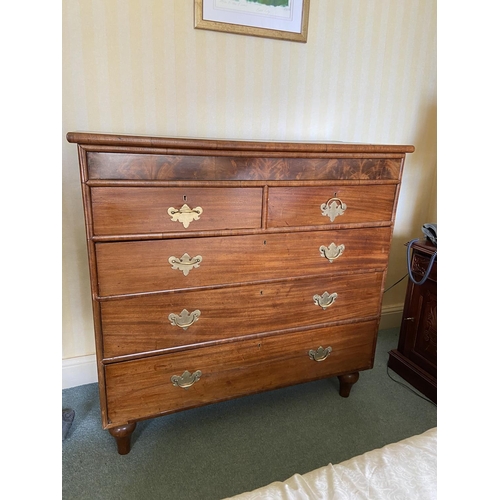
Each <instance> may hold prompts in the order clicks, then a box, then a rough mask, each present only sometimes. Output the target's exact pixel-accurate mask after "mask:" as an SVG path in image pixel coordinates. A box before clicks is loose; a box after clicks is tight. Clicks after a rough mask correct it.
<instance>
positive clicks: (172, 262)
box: [95, 227, 391, 296]
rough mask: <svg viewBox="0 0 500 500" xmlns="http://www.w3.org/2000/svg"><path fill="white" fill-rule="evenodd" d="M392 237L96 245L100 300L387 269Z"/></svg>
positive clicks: (316, 234) (385, 230) (320, 234)
mask: <svg viewBox="0 0 500 500" xmlns="http://www.w3.org/2000/svg"><path fill="white" fill-rule="evenodd" d="M390 238H391V228H390V227H381V228H367V229H345V230H344V229H342V230H336V231H328V232H327V231H313V232H306V233H301V232H297V233H274V234H266V235H246V236H234V237H212V238H181V239H173V240H154V241H134V242H112V243H109V242H108V243H97V244H96V246H95V247H96V256H97V270H98V281H99V295H100V296H108V295H121V294H131V293H141V292H152V291H161V290H178V289H185V288H191V287H200V286H209V285H218V284H229V283H245V282H249V281H263V280H270V279H285V278H289V277H293V276H307V275H312V274H323V273H332V272H340V271H342V272H348V271H359V269H364V270H370V269H374V270H375V269H378V270H382V269H384V268H385V266H386V264H387V259H388V255H389V246H390ZM332 244H333V246H332Z"/></svg>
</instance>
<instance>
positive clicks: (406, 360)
mask: <svg viewBox="0 0 500 500" xmlns="http://www.w3.org/2000/svg"><path fill="white" fill-rule="evenodd" d="M436 251H437V248H436V247H435V246H434V245H433V244H432V243H431V242H430V241H429V240H420V241H418V242H416V243H414V244H413V246H412V256H411V270H412V273H413V277H414V278H415V280H416V281H417V282H419V281H420V280H421V279H422V278H423V276H424V274H425V272H426V270H427V268H428V266H429V263H430V261H431V258H432V256H433V254H434V253H435V252H436ZM388 364H389V368H391V369H392V370H394V371H395V372H396V373H397V374H398V375H400V376H401V377H403V378H404V379H405V380H406V381H407V382H409V383H410V384H411V385H412V386H413V387H415V388H416V389H418V390H419V391H420V392H421V393H423V394H425V395H426V396H427V397H428V398H429V399H430V400H432V401H434V402H435V403H437V257H436V258H435V260H434V263H433V265H432V269H431V272H430V274H429V277H428V278H427V280H426V281H425V282H423V283H422V284H421V285H416V284H415V283H413V282H412V281H411V280H410V279H409V280H408V288H407V291H406V299H405V305H404V311H403V320H402V322H401V330H400V335H399V342H398V348H397V349H393V350H392V351H391V352H390V353H389V362H388Z"/></svg>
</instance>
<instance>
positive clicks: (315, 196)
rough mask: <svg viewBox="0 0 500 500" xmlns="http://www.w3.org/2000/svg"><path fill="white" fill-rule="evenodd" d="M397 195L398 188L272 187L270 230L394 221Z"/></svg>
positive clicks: (382, 186)
mask: <svg viewBox="0 0 500 500" xmlns="http://www.w3.org/2000/svg"><path fill="white" fill-rule="evenodd" d="M395 195H396V186H395V185H394V184H390V185H363V186H328V187H321V186H315V187H270V188H269V215H268V226H269V227H294V226H295V227H296V226H309V225H325V224H348V223H349V224H353V223H370V222H383V221H390V220H391V219H392V211H393V207H394V199H395Z"/></svg>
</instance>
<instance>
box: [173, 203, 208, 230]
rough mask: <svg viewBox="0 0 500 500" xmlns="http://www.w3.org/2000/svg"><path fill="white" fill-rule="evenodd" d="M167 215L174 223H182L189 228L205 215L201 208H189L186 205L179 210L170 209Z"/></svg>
mask: <svg viewBox="0 0 500 500" xmlns="http://www.w3.org/2000/svg"><path fill="white" fill-rule="evenodd" d="M167 213H168V215H170V217H172V219H171V220H172V221H173V222H182V225H183V226H184V227H185V228H187V227H188V226H189V224H190V223H191V222H193V221H194V220H199V218H200V215H201V214H202V213H203V209H202V208H201V207H196V208H189V206H188V205H186V204H185V203H184V205H182V207H181V208H179V209H177V208H174V207H170V208H169V209H168V210H167Z"/></svg>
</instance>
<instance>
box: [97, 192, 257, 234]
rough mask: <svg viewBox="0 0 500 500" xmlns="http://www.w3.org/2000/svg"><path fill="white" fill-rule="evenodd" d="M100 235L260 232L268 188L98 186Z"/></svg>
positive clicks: (98, 231) (98, 229)
mask: <svg viewBox="0 0 500 500" xmlns="http://www.w3.org/2000/svg"><path fill="white" fill-rule="evenodd" d="M91 196H92V218H93V228H94V234H95V235H98V236H103V235H119V234H149V233H169V232H184V231H203V230H221V229H243V228H259V227H261V221H262V188H208V187H207V188H174V187H167V188H161V187H93V188H92V189H91Z"/></svg>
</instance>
